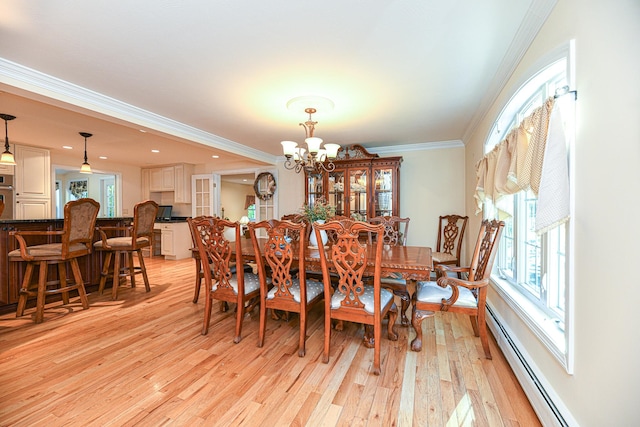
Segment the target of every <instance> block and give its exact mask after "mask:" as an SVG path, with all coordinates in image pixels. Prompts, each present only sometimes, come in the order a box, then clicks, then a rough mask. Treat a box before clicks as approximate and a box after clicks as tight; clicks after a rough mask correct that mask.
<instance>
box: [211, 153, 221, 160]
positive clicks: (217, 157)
mask: <svg viewBox="0 0 640 427" xmlns="http://www.w3.org/2000/svg"><path fill="white" fill-rule="evenodd" d="M211 157H213V158H214V159H219V158H220V156H216V155H215V154H214V155H213V156H211Z"/></svg>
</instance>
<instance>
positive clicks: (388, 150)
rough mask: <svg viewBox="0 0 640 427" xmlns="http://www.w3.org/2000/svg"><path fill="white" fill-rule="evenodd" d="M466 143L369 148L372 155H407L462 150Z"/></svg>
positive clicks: (427, 143) (436, 142)
mask: <svg viewBox="0 0 640 427" xmlns="http://www.w3.org/2000/svg"><path fill="white" fill-rule="evenodd" d="M461 147H464V143H463V142H462V141H461V140H459V139H455V140H451V141H434V142H421V143H418V144H402V145H388V146H385V147H371V148H369V147H367V151H369V152H370V153H372V154H389V153H405V152H409V151H424V150H440V149H443V148H461Z"/></svg>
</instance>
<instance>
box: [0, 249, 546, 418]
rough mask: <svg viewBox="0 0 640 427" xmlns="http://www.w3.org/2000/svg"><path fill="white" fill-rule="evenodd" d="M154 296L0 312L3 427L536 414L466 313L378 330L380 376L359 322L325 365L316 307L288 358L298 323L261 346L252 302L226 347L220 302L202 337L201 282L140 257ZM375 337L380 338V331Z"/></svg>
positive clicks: (189, 265)
mask: <svg viewBox="0 0 640 427" xmlns="http://www.w3.org/2000/svg"><path fill="white" fill-rule="evenodd" d="M147 269H148V271H149V279H150V282H151V292H150V293H146V292H145V291H144V286H143V285H142V284H141V283H139V284H138V286H137V287H136V288H128V287H127V288H121V290H120V291H119V292H118V300H117V301H111V299H110V293H108V292H105V295H102V296H100V295H98V294H97V293H96V292H93V293H92V294H90V296H89V300H90V302H91V308H90V309H89V310H82V307H81V305H80V302H79V299H78V298H77V297H76V298H73V299H72V302H71V304H69V305H68V306H62V305H61V302H59V303H52V304H50V305H47V307H46V309H45V321H44V322H43V323H41V324H39V325H36V324H34V323H33V320H32V314H33V309H30V310H27V315H26V316H24V317H21V318H17V319H16V318H15V313H10V314H5V315H2V316H0V425H2V426H35V425H47V426H61V425H65V426H133V425H140V426H159V425H174V426H182V425H188V426H195V425H203V426H213V425H216V426H217V425H220V426H230V425H247V426H260V425H265V426H289V425H294V426H303V425H308V426H364V425H368V426H369V425H370V426H377V425H379V426H393V425H397V426H411V425H414V426H445V425H446V426H459V425H461V426H527V427H529V426H536V425H540V422H539V420H538V418H537V417H536V415H535V413H534V411H533V409H532V408H531V406H530V404H529V402H528V401H527V399H526V396H525V395H524V393H523V391H522V389H521V388H520V386H519V384H518V383H517V381H516V379H515V377H514V375H513V373H512V372H511V370H510V368H509V366H508V365H507V363H506V361H505V359H504V357H503V355H502V353H501V352H500V350H499V349H498V348H497V347H496V345H495V342H494V341H493V340H492V341H491V352H492V355H493V360H486V359H484V356H483V355H482V354H483V353H482V348H481V345H480V341H479V339H478V338H476V337H474V336H473V332H472V330H471V326H470V323H469V320H468V318H466V317H463V316H458V315H455V314H438V315H436V316H435V317H433V318H430V319H427V320H425V321H424V322H423V328H425V334H424V343H423V350H422V352H421V353H415V352H412V351H410V350H409V342H410V340H411V339H412V338H413V335H414V333H413V331H412V329H411V328H403V327H401V326H400V325H398V327H397V329H398V332H399V335H400V338H399V340H398V341H397V342H391V341H388V340H387V339H386V338H383V345H382V375H380V376H375V375H373V374H371V365H372V360H373V350H371V349H367V348H365V347H363V346H362V345H361V340H362V334H363V329H362V327H359V326H358V325H355V324H346V325H345V330H344V331H342V332H335V331H334V333H333V335H332V342H331V356H330V360H329V363H328V364H324V363H322V362H321V353H322V345H323V342H322V341H323V330H322V327H323V316H322V313H323V311H322V307H318V308H317V309H315V310H314V311H313V312H312V313H311V316H310V324H309V327H308V335H309V338H308V341H307V354H306V356H305V357H304V358H300V357H298V355H297V345H298V343H297V337H298V318H297V316H295V315H292V316H291V319H290V320H289V322H285V321H274V320H270V321H269V322H268V325H267V336H266V338H265V345H264V347H263V348H258V347H257V346H256V342H257V330H258V323H259V322H258V310H255V311H254V313H252V314H251V315H249V316H247V317H246V318H245V322H244V326H243V333H242V335H243V340H242V342H240V343H239V344H234V343H233V325H234V318H233V310H231V311H229V312H226V313H221V312H219V311H218V309H217V307H214V312H213V316H212V321H211V327H210V329H209V334H208V335H206V336H203V335H201V334H200V330H201V326H202V319H203V308H204V301H203V300H204V297H203V295H204V290H203V291H202V295H201V298H200V301H199V302H198V304H193V303H192V301H191V300H192V297H193V286H194V271H195V269H194V264H193V260H190V259H187V260H181V261H163V260H160V259H158V258H153V259H148V260H147ZM383 336H384V334H383Z"/></svg>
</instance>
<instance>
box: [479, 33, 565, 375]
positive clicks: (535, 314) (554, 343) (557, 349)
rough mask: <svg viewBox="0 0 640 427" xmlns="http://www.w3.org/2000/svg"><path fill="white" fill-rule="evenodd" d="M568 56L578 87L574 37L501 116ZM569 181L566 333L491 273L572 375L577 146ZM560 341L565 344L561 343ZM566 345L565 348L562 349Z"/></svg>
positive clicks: (533, 70) (539, 64)
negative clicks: (549, 68)
mask: <svg viewBox="0 0 640 427" xmlns="http://www.w3.org/2000/svg"><path fill="white" fill-rule="evenodd" d="M563 58H566V60H567V82H568V84H569V87H570V88H571V89H574V88H575V40H570V41H569V42H567V43H565V44H563V45H561V46H559V47H558V48H556V49H554V50H553V51H552V52H549V53H548V54H547V55H545V56H543V57H542V58H540V59H539V60H538V61H536V62H535V63H534V64H533V65H532V66H531V67H530V68H529V70H528V72H526V73H525V74H523V75H524V76H525V78H524V79H521V80H520V81H519V82H518V83H517V84H516V85H514V86H513V87H512V90H511V93H512V95H511V97H510V99H509V101H508V102H507V103H506V104H505V107H504V108H503V109H502V111H501V112H500V113H499V114H498V116H497V117H498V118H499V117H502V116H503V114H505V112H506V110H507V108H508V106H509V104H510V103H511V101H512V100H513V99H514V98H515V97H516V96H517V94H518V92H519V91H520V89H521V88H522V87H523V86H525V85H526V84H527V83H529V82H530V81H531V80H532V77H530V76H535V75H536V74H537V73H539V72H540V70H542V69H543V68H545V67H547V66H548V65H550V64H552V63H553V62H555V61H558V60H560V59H563ZM493 130H494V127H493V126H492V127H491V128H490V129H489V134H488V135H487V137H486V141H488V140H489V139H490V138H491V132H493ZM569 153H570V154H569V165H570V166H569V175H570V176H569V182H570V200H569V202H570V218H571V220H570V221H569V230H568V231H569V241H568V252H569V257H568V261H567V269H568V270H569V271H568V278H567V284H566V287H565V325H564V333H561V332H560V331H558V334H557V335H556V334H555V333H553V332H552V331H555V330H556V329H555V328H556V326H555V324H550V325H549V328H546V329H545V328H543V327H541V325H544V324H545V323H546V322H551V320H550V319H549V318H548V316H547V314H546V313H544V312H542V310H540V309H539V308H538V307H537V306H536V305H535V304H533V303H532V302H531V301H529V300H528V299H527V298H526V297H525V296H524V295H522V294H520V293H519V292H518V291H516V290H514V289H513V287H512V286H511V285H510V284H509V283H507V282H506V281H505V280H502V279H500V278H499V277H498V276H497V275H492V276H491V286H492V288H493V289H494V290H495V291H496V292H497V293H498V295H500V296H501V297H502V299H503V300H504V301H505V303H506V304H507V305H508V306H509V307H510V308H511V309H512V310H513V311H514V312H515V313H516V314H517V315H518V316H519V317H520V318H521V319H522V320H523V322H524V323H525V325H527V327H528V328H529V329H530V330H531V331H532V332H533V334H534V335H535V336H536V337H538V339H539V340H540V342H541V343H542V344H543V345H544V346H545V347H546V348H547V349H548V351H549V352H550V353H551V354H552V355H553V356H554V358H555V359H556V360H557V361H558V362H559V363H560V364H561V365H562V366H563V367H564V369H565V370H566V372H567V373H568V374H570V375H572V374H573V369H574V337H575V331H574V323H575V322H574V305H575V292H574V288H575V286H574V285H575V283H574V282H575V274H574V272H575V268H574V267H575V257H574V253H575V222H576V221H575V149H571V150H569ZM559 343H563V345H562V344H560V345H559ZM562 347H564V349H563V348H562Z"/></svg>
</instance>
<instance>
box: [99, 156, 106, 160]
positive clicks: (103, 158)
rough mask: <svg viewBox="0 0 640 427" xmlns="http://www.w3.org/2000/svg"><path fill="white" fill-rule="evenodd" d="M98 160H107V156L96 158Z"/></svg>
mask: <svg viewBox="0 0 640 427" xmlns="http://www.w3.org/2000/svg"><path fill="white" fill-rule="evenodd" d="M98 158H99V159H102V160H107V156H100V157H98Z"/></svg>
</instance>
